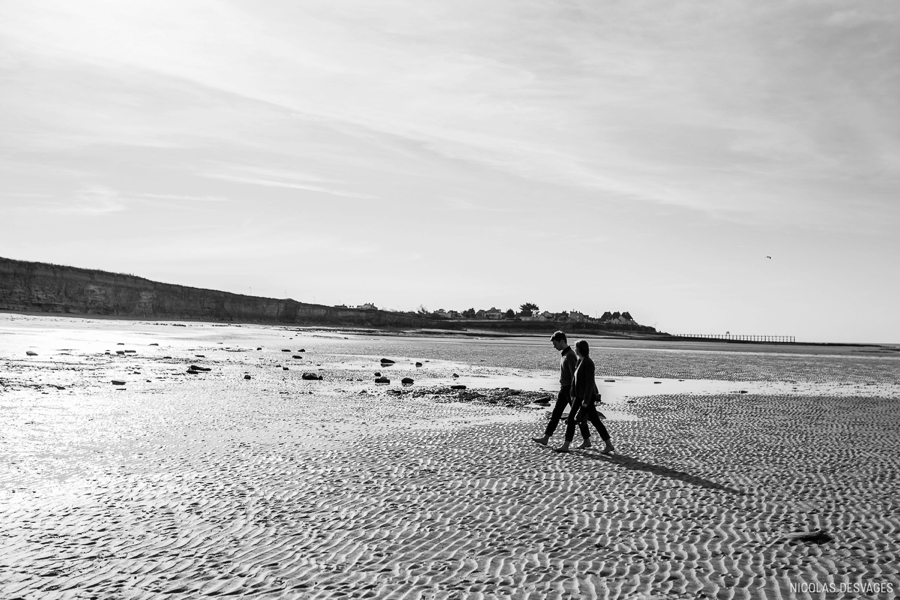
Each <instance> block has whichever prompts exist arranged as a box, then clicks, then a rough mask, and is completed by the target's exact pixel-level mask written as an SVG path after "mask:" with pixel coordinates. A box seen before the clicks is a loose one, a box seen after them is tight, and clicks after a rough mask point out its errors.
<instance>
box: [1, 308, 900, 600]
mask: <svg viewBox="0 0 900 600" xmlns="http://www.w3.org/2000/svg"><path fill="white" fill-rule="evenodd" d="M592 347H594V348H595V351H593V352H592V356H594V360H595V361H596V363H597V368H598V383H599V384H600V386H601V392H602V393H603V397H604V400H605V402H606V404H605V405H604V412H606V414H607V417H608V420H607V422H606V423H607V426H608V428H609V430H610V432H611V434H612V435H613V439H614V441H615V443H616V446H617V449H618V451H619V454H617V455H613V456H606V455H603V454H601V453H599V452H598V451H596V450H589V451H578V452H572V453H570V454H555V453H553V452H551V451H550V450H548V449H547V448H544V447H541V446H539V445H537V444H534V443H533V442H531V441H530V437H531V436H532V435H537V434H539V433H540V432H541V431H542V429H543V427H544V424H545V422H546V419H547V413H548V410H549V409H548V406H547V405H546V404H545V403H542V402H541V401H542V400H543V399H545V398H549V397H551V396H553V395H554V394H555V389H554V387H553V386H554V368H555V361H556V360H557V357H556V353H555V352H554V350H553V348H552V347H551V346H550V345H549V342H548V341H547V340H544V339H538V338H522V339H508V340H504V339H501V340H497V339H457V338H454V339H429V338H416V337H398V336H393V337H390V336H377V335H368V334H352V333H346V332H340V331H312V330H298V329H297V328H287V327H271V326H251V325H244V326H233V325H232V326H225V325H214V324H200V323H186V324H173V323H149V322H148V323H143V322H128V321H114V320H85V319H65V318H59V317H44V316H26V315H14V314H0V364H2V369H0V419H2V435H0V456H2V461H0V481H2V489H0V598H2V599H4V600H13V599H17V598H22V599H29V600H30V599H38V598H39V599H42V600H43V599H55V598H60V599H62V598H71V599H76V598H77V599H87V598H135V599H136V598H144V599H150V598H185V599H187V598H202V597H207V596H209V597H215V596H228V597H233V598H296V599H300V598H303V599H306V598H408V599H413V598H420V599H432V598H434V599H444V598H517V599H520V598H522V599H524V598H530V599H542V598H641V599H650V598H666V599H669V598H723V599H725V598H747V599H751V598H791V599H793V598H797V599H806V598H892V597H895V596H896V595H897V594H898V593H900V550H898V539H900V529H898V527H900V500H898V498H900V433H898V431H900V410H898V403H900V353H898V352H889V351H885V352H880V351H872V350H871V349H862V348H860V349H843V350H842V349H819V350H816V349H812V348H807V349H804V348H802V347H791V348H779V347H777V346H747V347H724V346H717V345H698V344H695V345H690V344H684V345H675V344H670V345H667V346H658V347H653V346H652V345H650V344H645V343H634V344H631V345H629V344H628V343H626V342H613V341H603V340H600V341H598V342H597V343H596V345H595V346H592ZM28 352H31V353H32V355H29V354H27V353H28ZM382 357H386V358H390V359H392V360H393V361H395V362H394V364H393V365H390V366H382V365H381V363H380V359H381V358H382ZM416 363H420V364H421V366H416ZM191 365H195V366H198V367H203V368H206V369H210V370H209V371H202V370H201V371H199V372H196V373H194V374H189V373H188V372H187V371H188V369H189V367H190V366H191ZM376 372H378V373H381V375H382V376H385V377H388V378H389V379H390V380H391V381H390V383H389V384H375V383H374V379H375V373H376ZM304 373H314V374H317V375H320V376H321V377H322V379H321V380H306V379H303V374H304ZM248 377H249V378H248ZM404 377H410V378H412V379H414V383H413V384H412V385H409V386H403V385H402V384H401V380H402V378H404ZM113 381H117V382H124V383H123V384H120V385H115V384H113ZM453 385H457V386H459V385H465V386H466V389H464V390H454V389H451V387H450V386H453ZM561 441H562V431H561V430H557V433H556V435H555V436H554V440H553V442H555V443H557V444H558V443H559V442H561ZM577 441H578V436H576V442H577Z"/></svg>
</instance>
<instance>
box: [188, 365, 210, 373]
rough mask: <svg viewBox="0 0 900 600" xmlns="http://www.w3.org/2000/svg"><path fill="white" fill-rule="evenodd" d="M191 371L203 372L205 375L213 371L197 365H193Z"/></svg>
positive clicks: (189, 368)
mask: <svg viewBox="0 0 900 600" xmlns="http://www.w3.org/2000/svg"><path fill="white" fill-rule="evenodd" d="M188 370H189V371H203V372H204V373H206V372H209V371H212V369H210V368H209V367H198V366H197V365H191V366H190V367H188Z"/></svg>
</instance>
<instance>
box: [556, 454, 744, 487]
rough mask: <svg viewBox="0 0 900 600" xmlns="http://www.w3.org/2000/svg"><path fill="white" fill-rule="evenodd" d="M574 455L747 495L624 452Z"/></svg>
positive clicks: (700, 485)
mask: <svg viewBox="0 0 900 600" xmlns="http://www.w3.org/2000/svg"><path fill="white" fill-rule="evenodd" d="M573 454H574V453H573ZM574 455H575V456H580V457H581V458H586V459H588V460H601V461H605V462H610V463H615V464H617V465H621V466H623V467H625V468H626V469H632V470H634V471H646V472H647V473H653V474H654V475H661V476H662V477H669V478H671V479H677V480H679V481H683V482H685V483H690V484H691V485H696V486H699V487H703V488H707V489H710V490H721V491H723V492H727V493H729V494H737V495H738V496H746V495H747V492H743V491H741V490H738V489H735V488H732V487H728V486H727V485H722V484H721V483H716V482H715V481H710V480H709V479H704V478H702V477H697V476H696V475H691V474H690V473H685V472H684V471H678V470H676V469H670V468H669V467H663V466H661V465H654V464H652V463H648V462H644V461H642V460H638V459H636V458H634V457H631V456H627V455H624V454H594V453H587V452H578V453H577V454H574Z"/></svg>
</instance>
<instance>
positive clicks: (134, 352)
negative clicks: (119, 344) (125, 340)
mask: <svg viewBox="0 0 900 600" xmlns="http://www.w3.org/2000/svg"><path fill="white" fill-rule="evenodd" d="M125 354H137V350H126V351H125Z"/></svg>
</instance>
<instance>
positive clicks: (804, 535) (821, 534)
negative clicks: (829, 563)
mask: <svg viewBox="0 0 900 600" xmlns="http://www.w3.org/2000/svg"><path fill="white" fill-rule="evenodd" d="M784 539H785V540H786V541H788V542H807V543H810V544H827V543H828V542H833V541H834V536H832V535H830V534H829V533H828V532H827V531H825V530H824V529H819V530H816V531H804V532H801V533H791V534H788V535H786V536H784Z"/></svg>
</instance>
